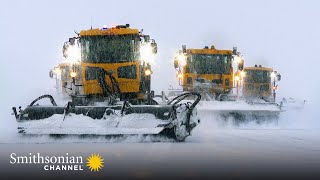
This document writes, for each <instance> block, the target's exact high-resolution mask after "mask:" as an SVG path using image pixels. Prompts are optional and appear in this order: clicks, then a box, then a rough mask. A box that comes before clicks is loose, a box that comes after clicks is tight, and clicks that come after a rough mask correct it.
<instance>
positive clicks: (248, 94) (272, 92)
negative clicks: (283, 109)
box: [240, 65, 281, 102]
mask: <svg viewBox="0 0 320 180" xmlns="http://www.w3.org/2000/svg"><path fill="white" fill-rule="evenodd" d="M240 74H242V76H243V77H241V78H242V83H243V84H242V86H243V88H242V95H243V96H244V97H245V98H249V99H252V98H262V99H265V100H268V101H271V102H275V97H276V89H277V87H278V85H276V81H280V79H281V75H280V74H279V73H277V72H276V71H273V69H272V68H268V67H262V66H261V65H259V66H258V65H255V66H254V67H245V68H244V70H243V73H240ZM240 76H241V75H240Z"/></svg>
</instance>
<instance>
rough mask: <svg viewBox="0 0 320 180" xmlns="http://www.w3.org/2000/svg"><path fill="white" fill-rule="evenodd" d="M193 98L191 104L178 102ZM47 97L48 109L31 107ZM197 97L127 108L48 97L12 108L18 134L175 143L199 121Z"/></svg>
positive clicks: (198, 96)
mask: <svg viewBox="0 0 320 180" xmlns="http://www.w3.org/2000/svg"><path fill="white" fill-rule="evenodd" d="M189 96H196V99H195V100H194V102H193V103H191V102H186V103H181V101H182V100H184V99H185V98H187V97H189ZM43 98H49V99H50V101H51V104H52V106H43V105H35V104H36V102H37V101H38V100H40V99H43ZM200 99H201V96H200V94H198V93H194V92H190V93H185V94H182V95H180V96H177V97H176V98H174V100H173V101H171V102H170V103H168V104H166V105H131V104H129V103H128V102H126V101H124V102H121V103H122V104H117V105H108V106H74V105H73V103H72V102H68V104H67V105H66V106H58V105H57V104H56V102H55V100H54V98H53V97H52V96H51V95H43V96H40V97H39V98H37V99H35V100H34V101H33V102H32V103H31V104H30V105H29V106H27V107H26V108H25V109H24V110H22V109H21V107H19V112H17V109H16V108H15V107H13V108H12V109H13V112H14V115H15V117H16V120H17V122H18V132H19V133H23V134H39V135H40V134H48V135H137V134H139V135H149V134H161V135H166V136H168V137H170V138H174V139H176V140H178V141H184V140H185V138H186V137H188V136H189V135H191V131H192V129H193V128H194V127H195V126H196V125H197V124H198V123H199V122H200V119H199V118H198V116H197V110H196V105H197V104H198V103H199V101H200Z"/></svg>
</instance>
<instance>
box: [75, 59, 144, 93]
mask: <svg viewBox="0 0 320 180" xmlns="http://www.w3.org/2000/svg"><path fill="white" fill-rule="evenodd" d="M125 66H136V67H137V71H136V78H135V79H127V78H119V77H118V68H119V67H125ZM139 66H140V63H139V62H138V61H136V62H126V63H112V64H94V63H82V64H81V68H82V72H85V71H86V68H87V67H99V68H103V69H105V70H108V71H112V72H114V77H115V78H116V80H117V81H118V83H119V87H120V90H121V92H123V93H138V92H139V91H140V88H139V87H140V82H141V77H140V73H139V72H140V69H139V68H140V67H139ZM82 80H83V81H82V83H83V93H84V94H101V93H102V89H101V88H100V85H99V84H98V82H97V80H86V77H85V73H82ZM106 81H107V83H108V84H111V82H110V79H109V78H106Z"/></svg>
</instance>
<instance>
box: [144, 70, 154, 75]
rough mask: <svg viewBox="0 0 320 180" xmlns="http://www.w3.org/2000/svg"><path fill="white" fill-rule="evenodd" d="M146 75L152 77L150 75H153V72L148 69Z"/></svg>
mask: <svg viewBox="0 0 320 180" xmlns="http://www.w3.org/2000/svg"><path fill="white" fill-rule="evenodd" d="M144 74H145V75H146V76H150V74H152V72H151V70H150V69H147V70H145V71H144Z"/></svg>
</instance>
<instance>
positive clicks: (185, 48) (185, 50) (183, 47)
mask: <svg viewBox="0 0 320 180" xmlns="http://www.w3.org/2000/svg"><path fill="white" fill-rule="evenodd" d="M182 53H187V46H186V45H182Z"/></svg>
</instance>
